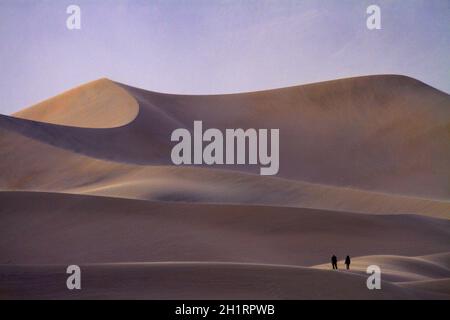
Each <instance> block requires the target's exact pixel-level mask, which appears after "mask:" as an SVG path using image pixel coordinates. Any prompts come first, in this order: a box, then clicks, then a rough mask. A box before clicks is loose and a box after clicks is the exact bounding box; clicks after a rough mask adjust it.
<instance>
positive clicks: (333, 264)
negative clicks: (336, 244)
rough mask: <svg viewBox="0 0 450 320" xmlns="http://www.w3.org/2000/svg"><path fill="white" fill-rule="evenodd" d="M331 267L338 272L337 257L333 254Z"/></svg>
mask: <svg viewBox="0 0 450 320" xmlns="http://www.w3.org/2000/svg"><path fill="white" fill-rule="evenodd" d="M331 265H332V266H333V270H337V268H338V266H337V257H336V256H335V255H334V254H333V256H332V257H331Z"/></svg>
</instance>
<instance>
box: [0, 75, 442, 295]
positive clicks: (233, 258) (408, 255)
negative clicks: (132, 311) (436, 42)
mask: <svg viewBox="0 0 450 320" xmlns="http://www.w3.org/2000/svg"><path fill="white" fill-rule="evenodd" d="M194 120H202V121H203V124H204V126H205V127H215V128H218V129H222V130H223V129H225V128H279V129H280V160H281V162H280V173H279V175H278V176H277V177H264V176H260V175H258V174H257V170H256V169H257V168H256V167H255V168H253V167H251V166H223V167H218V166H199V167H185V166H183V167H176V166H173V165H172V164H171V161H170V150H171V147H172V144H171V143H170V133H171V132H172V130H174V129H176V128H180V127H185V128H188V129H191V128H192V123H193V121H194ZM0 171H1V172H2V174H1V175H0V204H1V205H0V235H1V236H0V253H1V254H0V298H5V299H7V298H92V299H96V298H158V299H166V298H189V299H196V298H209V299H219V298H233V299H241V298H249V299H258V298H260V299H267V298H272V299H281V298H286V299H300V298H301V299H303V298H304V299H312V298H323V299H336V298H349V299H355V298H357V299H360V298H362V299H393V298H401V299H418V298H423V299H449V297H450V289H449V281H448V279H449V278H450V274H449V273H450V271H449V269H450V267H449V266H450V241H449V240H450V96H449V95H447V94H445V93H442V92H440V91H438V90H436V89H434V88H431V87H429V86H427V85H426V84H424V83H422V82H420V81H417V80H414V79H411V78H408V77H403V76H393V75H382V76H367V77H358V78H349V79H341V80H335V81H328V82H322V83H316V84H311V85H304V86H297V87H291V88H283V89H275V90H268V91H261V92H253V93H241V94H231V95H212V96H204V95H198V96H188V95H172V94H162V93H156V92H151V91H145V90H142V89H137V88H132V87H129V86H126V85H124V84H120V83H116V82H113V81H110V80H107V79H101V80H98V81H94V82H92V83H88V84H86V85H83V86H80V87H78V88H75V89H73V90H70V91H68V92H65V93H63V94H61V95H59V96H56V97H54V98H51V99H49V100H46V101H43V102H41V103H39V104H37V105H35V106H32V107H30V108H28V109H24V110H22V111H20V112H18V113H16V114H14V115H13V116H5V115H0ZM333 253H334V254H337V255H338V256H339V257H343V256H345V255H346V254H350V255H351V256H352V257H354V259H353V264H352V270H351V271H350V272H347V271H341V270H340V271H338V272H336V271H332V270H329V265H328V262H329V261H328V260H329V257H330V255H331V254H333ZM68 264H79V265H82V266H83V270H84V271H83V272H84V276H83V277H85V278H83V281H84V282H83V283H84V287H83V288H84V289H83V290H82V291H81V293H77V294H74V293H70V292H68V291H67V290H66V289H65V277H66V274H65V269H64V266H67V265H68ZM341 264H342V262H341ZM368 264H378V265H380V266H381V267H382V270H383V279H384V283H383V290H382V291H381V292H377V291H369V290H367V288H366V286H365V280H366V276H367V275H366V274H365V268H366V267H367V265H368ZM117 278H118V279H120V281H115V280H116V279H117ZM146 284H151V285H146ZM330 284H331V286H330ZM343 288H345V289H343Z"/></svg>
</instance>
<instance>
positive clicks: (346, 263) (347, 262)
mask: <svg viewBox="0 0 450 320" xmlns="http://www.w3.org/2000/svg"><path fill="white" fill-rule="evenodd" d="M350 262H351V261H350V256H347V257H346V258H345V265H346V266H347V270H348V269H350Z"/></svg>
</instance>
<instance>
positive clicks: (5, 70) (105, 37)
mask: <svg viewBox="0 0 450 320" xmlns="http://www.w3.org/2000/svg"><path fill="white" fill-rule="evenodd" d="M70 4H77V5H79V6H80V7H81V11H82V29H81V30H74V31H70V30H68V29H67V28H66V19H67V16H68V15H67V14H66V7H67V6H68V5H70ZM370 4H378V5H379V6H380V7H381V10H382V11H381V13H382V30H375V31H370V30H368V29H367V28H366V17H367V14H366V8H367V6H368V5H370ZM0 38H1V42H0V43H1V45H0V72H1V73H0V113H3V114H10V113H12V112H14V111H17V110H19V109H21V108H23V107H27V106H30V105H32V104H34V103H36V102H39V101H40V100H43V99H46V98H49V97H51V96H53V95H56V94H58V93H61V92H62V91H64V90H67V89H70V88H72V87H74V86H77V85H79V84H82V83H85V82H88V81H91V80H94V79H97V78H101V77H108V78H110V79H113V80H116V81H119V82H123V83H126V84H129V85H132V86H138V87H142V88H145V89H148V90H153V91H163V92H170V93H194V94H198V93H230V92H238V91H252V90H261V89H268V88H275V87H283V86H290V85H296V84H304V83H309V82H317V81H324V80H330V79H335V78H342V77H349V76H355V75H364V74H379V73H398V74H405V75H409V76H412V77H415V78H418V79H420V80H422V81H424V82H426V83H428V84H430V85H432V86H434V87H437V88H438V89H441V90H443V91H446V92H450V0H407V1H406V0H390V1H388V0H384V1H383V0H370V1H362V0H354V1H351V0H329V1H326V0H314V1H301V0H296V1H282V0H278V1H264V0H254V1H251V0H245V1H244V0H241V1H218V0H203V1H199V0H189V1H187V0H186V1H181V0H179V1H175V0H165V1H152V0H148V1H113V0H108V1H106V0H104V1H100V0H98V1H95V0H90V1H76V0H71V1H62V0H52V1H51V0H47V1H37V0H35V1H32V0H28V1H25V0H23V1H21V0H0Z"/></svg>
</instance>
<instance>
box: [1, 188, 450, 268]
mask: <svg viewBox="0 0 450 320" xmlns="http://www.w3.org/2000/svg"><path fill="white" fill-rule="evenodd" d="M0 203H2V206H1V207H0V234H1V235H2V236H1V238H0V252H2V255H1V256H0V264H47V263H51V264H53V263H54V264H65V263H69V264H70V263H71V262H73V261H77V263H80V264H82V263H106V262H152V261H223V262H246V263H248V262H252V263H269V264H288V265H304V266H305V265H306V266H308V265H316V264H320V263H325V262H328V257H329V255H330V252H335V253H336V254H338V255H340V256H342V255H344V254H346V253H347V252H351V253H352V255H353V256H361V255H367V254H370V255H375V254H380V253H382V254H386V255H409V256H418V255H424V254H430V253H438V252H448V251H450V241H449V240H450V221H449V220H442V219H435V218H429V217H423V216H416V215H401V216H397V215H392V216H388V215H362V214H352V213H345V212H336V211H323V210H313V209H301V208H279V207H269V206H262V207H259V206H245V205H223V204H222V205H208V204H181V203H178V204H176V203H162V202H150V201H140V200H129V199H119V198H107V197H98V196H87V195H69V194H52V193H41V192H1V193H0ZM50 204H51V205H50ZM93 244H95V245H93Z"/></svg>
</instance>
